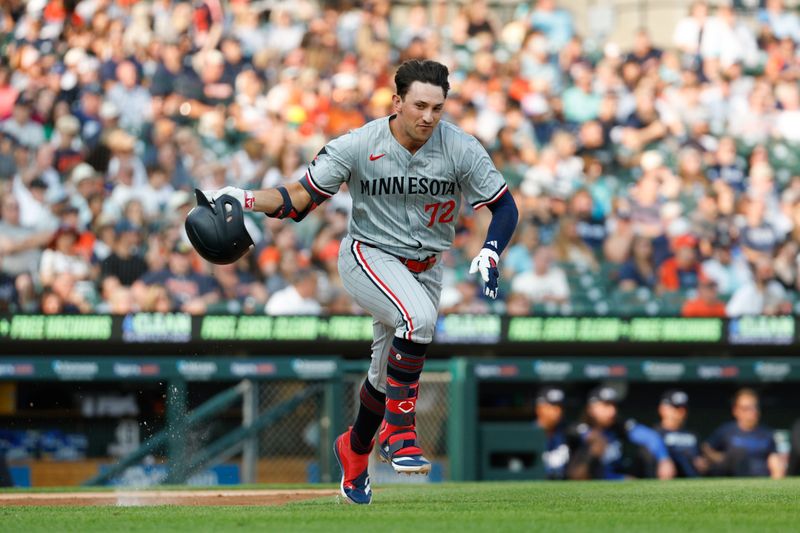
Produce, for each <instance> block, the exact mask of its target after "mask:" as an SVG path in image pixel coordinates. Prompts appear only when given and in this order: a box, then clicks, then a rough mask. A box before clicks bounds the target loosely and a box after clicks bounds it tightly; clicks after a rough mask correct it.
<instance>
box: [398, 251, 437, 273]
mask: <svg viewBox="0 0 800 533" xmlns="http://www.w3.org/2000/svg"><path fill="white" fill-rule="evenodd" d="M395 257H397V256H395ZM397 259H399V260H400V262H401V263H403V265H405V267H406V268H407V269H408V271H409V272H413V273H414V274H421V273H422V272H425V271H426V270H430V269H431V268H433V265H435V264H436V256H435V255H432V256H430V257H428V258H427V259H423V260H422V261H417V260H416V259H407V258H405V257H397Z"/></svg>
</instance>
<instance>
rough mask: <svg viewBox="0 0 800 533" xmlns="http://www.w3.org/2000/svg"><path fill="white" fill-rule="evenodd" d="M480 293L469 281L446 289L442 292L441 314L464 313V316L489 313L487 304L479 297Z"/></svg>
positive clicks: (460, 282) (463, 281)
mask: <svg viewBox="0 0 800 533" xmlns="http://www.w3.org/2000/svg"><path fill="white" fill-rule="evenodd" d="M479 296H480V291H479V290H477V289H476V288H475V284H474V283H472V282H471V281H469V280H462V281H459V282H458V283H456V284H455V287H452V288H448V289H446V291H443V292H442V301H441V302H440V304H439V305H440V307H441V309H442V312H443V313H445V314H447V313H464V314H476V315H480V314H484V313H488V312H489V304H487V303H486V301H485V300H482V299H481V298H480V297H479Z"/></svg>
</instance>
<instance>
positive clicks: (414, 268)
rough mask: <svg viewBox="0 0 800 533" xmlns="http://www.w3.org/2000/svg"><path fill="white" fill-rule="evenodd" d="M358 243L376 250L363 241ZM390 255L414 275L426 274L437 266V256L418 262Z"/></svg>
mask: <svg viewBox="0 0 800 533" xmlns="http://www.w3.org/2000/svg"><path fill="white" fill-rule="evenodd" d="M358 242H360V243H361V244H363V245H364V246H368V247H370V248H375V246H372V245H371V244H367V243H365V242H362V241H358ZM387 253H388V252H387ZM389 255H391V256H392V257H396V258H397V259H398V260H399V261H400V262H401V263H402V264H403V266H404V267H406V268H407V269H408V271H409V272H412V273H414V274H421V273H423V272H425V271H426V270H430V269H432V268H433V265H435V264H436V256H435V255H431V256H428V257H426V258H425V259H423V260H422V261H418V260H416V259H408V258H407V257H400V256H399V255H394V254H389Z"/></svg>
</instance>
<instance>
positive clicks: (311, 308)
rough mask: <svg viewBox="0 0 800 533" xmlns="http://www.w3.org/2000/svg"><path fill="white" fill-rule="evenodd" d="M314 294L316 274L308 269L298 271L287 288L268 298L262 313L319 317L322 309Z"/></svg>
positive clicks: (315, 290)
mask: <svg viewBox="0 0 800 533" xmlns="http://www.w3.org/2000/svg"><path fill="white" fill-rule="evenodd" d="M316 292H317V274H316V273H315V272H313V271H311V270H308V269H301V270H298V271H296V272H295V274H294V279H293V280H292V283H291V284H290V285H289V286H287V287H286V288H285V289H282V290H280V291H278V292H276V293H274V294H273V295H272V296H271V297H270V299H269V301H267V305H266V307H265V308H264V312H265V313H267V314H268V315H298V314H299V315H319V314H320V313H321V312H322V308H321V307H320V305H319V302H318V301H317V298H316Z"/></svg>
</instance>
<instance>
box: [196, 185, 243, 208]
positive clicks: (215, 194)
mask: <svg viewBox="0 0 800 533" xmlns="http://www.w3.org/2000/svg"><path fill="white" fill-rule="evenodd" d="M203 194H205V195H206V198H208V201H209V202H216V200H217V198H219V197H220V196H224V195H226V194H227V195H228V196H231V197H232V198H235V199H236V200H237V201H238V202H239V203H240V204H242V209H244V210H245V211H252V210H253V207H254V206H255V204H256V196H255V194H253V191H248V190H245V189H240V188H238V187H231V186H230V185H228V186H227V187H223V188H221V189H219V190H216V191H203Z"/></svg>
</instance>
